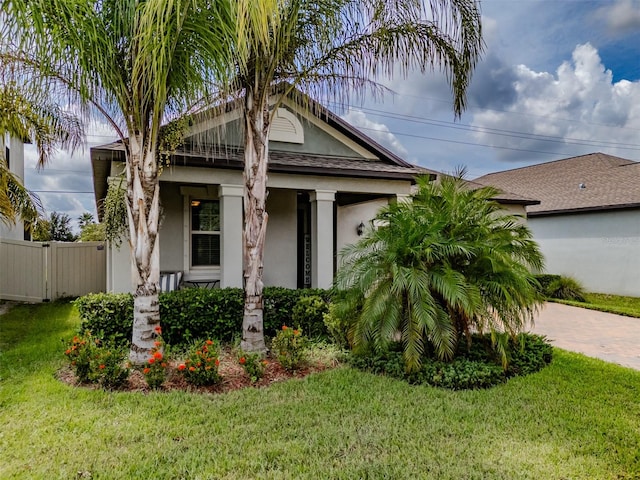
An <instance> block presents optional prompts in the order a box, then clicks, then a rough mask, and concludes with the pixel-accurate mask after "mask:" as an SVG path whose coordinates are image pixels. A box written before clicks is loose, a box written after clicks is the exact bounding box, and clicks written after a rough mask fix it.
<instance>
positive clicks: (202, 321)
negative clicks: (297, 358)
mask: <svg viewBox="0 0 640 480" xmlns="http://www.w3.org/2000/svg"><path fill="white" fill-rule="evenodd" d="M310 296H314V297H320V298H321V299H322V300H323V301H324V302H328V301H329V299H330V294H329V292H328V291H326V290H321V289H304V290H292V289H288V288H280V287H267V288H265V289H264V332H265V335H267V336H274V335H275V333H276V332H277V331H278V330H279V329H281V328H282V325H285V324H287V325H293V324H292V315H293V311H294V309H295V307H296V306H297V304H298V302H299V300H300V299H301V298H303V297H310ZM158 297H159V302H160V318H161V325H162V337H163V338H164V340H165V341H166V342H167V343H168V344H170V345H179V344H186V343H189V342H191V341H193V340H196V339H204V338H215V339H217V340H220V341H223V342H228V341H231V340H233V338H234V337H236V336H238V335H240V333H241V330H242V313H243V307H244V299H243V292H242V289H239V288H222V289H220V288H216V289H204V288H187V289H183V290H177V291H173V292H167V293H161V294H160V295H159V296H158ZM75 305H76V307H77V308H78V311H79V312H80V317H81V318H82V326H81V327H80V329H81V331H85V330H90V331H92V332H95V333H96V334H97V333H98V332H100V334H101V336H102V337H103V338H110V339H113V340H114V341H115V342H117V343H119V344H124V343H127V342H129V341H130V340H131V331H132V328H133V296H132V295H130V294H113V293H99V294H90V295H86V296H84V297H80V298H79V299H77V300H76V301H75ZM295 326H298V325H295ZM299 326H301V327H302V328H304V329H305V331H314V332H317V334H318V335H320V336H326V335H327V330H326V327H325V326H324V323H323V322H322V318H321V317H320V319H319V320H318V319H317V318H313V319H311V318H309V319H308V320H307V322H306V324H305V325H299Z"/></svg>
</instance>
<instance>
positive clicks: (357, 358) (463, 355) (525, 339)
mask: <svg viewBox="0 0 640 480" xmlns="http://www.w3.org/2000/svg"><path fill="white" fill-rule="evenodd" d="M491 343H492V341H491V337H490V336H489V335H485V336H479V335H474V336H473V341H472V344H471V348H467V346H466V345H463V346H462V345H461V346H460V348H459V349H458V351H457V356H456V357H455V358H454V359H453V360H452V361H450V362H443V361H440V360H437V359H435V358H433V357H426V358H423V360H422V365H421V367H420V369H419V370H416V371H413V372H411V373H408V372H407V371H406V368H405V363H404V359H403V354H402V345H401V344H391V345H390V346H389V348H388V349H386V350H382V351H378V352H377V353H376V352H373V350H371V351H367V352H361V353H359V354H353V355H352V356H351V358H350V363H351V365H352V366H353V367H355V368H359V369H361V370H365V371H369V372H371V373H376V374H384V375H388V376H390V377H394V378H398V379H402V380H405V381H407V382H409V383H411V384H424V385H431V386H434V387H442V388H448V389H451V390H467V389H479V388H489V387H492V386H494V385H498V384H500V383H503V382H505V381H506V380H507V379H508V378H510V377H514V376H517V375H527V374H530V373H534V372H537V371H539V370H540V369H542V368H543V367H544V366H546V365H547V364H549V362H551V355H552V347H551V345H550V344H549V343H548V342H547V340H546V338H545V337H542V336H539V335H532V334H520V335H519V336H518V337H516V338H515V339H512V340H510V354H511V362H510V363H509V366H508V367H507V369H506V370H505V369H504V368H503V367H502V364H501V358H500V356H499V355H498V354H497V353H496V352H495V351H494V350H493V349H492V348H491Z"/></svg>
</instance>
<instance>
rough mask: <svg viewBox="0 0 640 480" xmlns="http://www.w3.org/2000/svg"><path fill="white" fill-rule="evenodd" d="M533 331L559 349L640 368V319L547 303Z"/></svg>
mask: <svg viewBox="0 0 640 480" xmlns="http://www.w3.org/2000/svg"><path fill="white" fill-rule="evenodd" d="M532 331H533V332H535V333H538V334H541V335H546V336H547V338H548V339H549V340H551V341H552V343H553V345H555V346H557V347H559V348H564V349H565V350H571V351H573V352H579V353H583V354H585V355H588V356H589V357H596V358H600V359H602V360H605V361H607V362H613V363H617V364H619V365H623V366H625V367H631V368H635V369H636V370H640V318H631V317H624V316H622V315H614V314H612V313H604V312H596V311H595V310H587V309H586V308H578V307H570V306H568V305H561V304H559V303H546V304H545V305H544V307H543V308H542V310H541V311H540V312H539V314H538V316H537V318H536V321H535V325H534V327H533V328H532Z"/></svg>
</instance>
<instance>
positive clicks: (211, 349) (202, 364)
mask: <svg viewBox="0 0 640 480" xmlns="http://www.w3.org/2000/svg"><path fill="white" fill-rule="evenodd" d="M219 357H220V352H219V349H218V346H217V345H216V343H215V342H214V341H213V340H210V339H207V340H203V341H199V342H195V343H194V344H193V345H191V347H190V348H189V351H188V352H187V358H186V359H185V361H184V363H181V364H180V365H178V371H179V372H180V373H181V374H182V375H183V376H184V378H185V380H186V381H187V382H189V383H190V384H192V385H198V386H206V385H215V384H216V383H219V382H220V380H221V377H220V374H219V373H218V366H219V365H220V358H219Z"/></svg>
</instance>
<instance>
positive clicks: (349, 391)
mask: <svg viewBox="0 0 640 480" xmlns="http://www.w3.org/2000/svg"><path fill="white" fill-rule="evenodd" d="M78 325H79V318H78V315H77V312H76V311H75V308H74V307H72V306H71V305H69V304H64V303H54V304H43V305H38V306H19V307H16V308H14V309H13V310H12V311H11V312H10V313H9V314H6V315H4V316H1V317H0V455H1V458H2V461H1V462H0V478H25V479H54V478H65V479H66V478H79V479H80V478H93V479H99V478H108V479H119V478H122V479H137V478H139V479H148V478H157V479H165V478H166V479H173V478H176V479H178V478H185V479H209V478H211V479H213V478H216V479H217V478H223V479H236V478H240V479H242V478H247V479H249V478H345V479H353V478H434V479H436V478H437V479H461V478H464V479H527V478H530V479H536V480H539V479H561V478H571V479H635V478H640V456H639V455H638V447H637V446H638V445H639V444H640V402H639V401H638V399H640V372H637V371H633V370H630V369H625V368H622V367H618V366H615V365H612V364H606V363H604V362H602V361H598V360H592V359H589V358H587V357H584V356H581V355H577V354H572V353H568V352H564V351H557V352H556V356H555V359H554V361H553V363H552V364H551V366H549V367H547V368H545V369H544V370H542V371H541V372H539V373H537V374H534V375H530V376H528V377H520V378H515V379H512V380H510V381H509V382H507V383H506V384H504V385H501V386H498V387H496V388H493V389H490V390H482V391H462V392H452V391H447V390H440V389H435V388H431V387H425V386H419V387H412V386H409V385H408V384H406V383H405V382H402V381H397V380H392V379H389V378H384V377H378V376H374V375H370V374H365V373H362V372H359V371H357V370H354V369H351V368H347V367H343V368H339V369H336V370H332V371H327V372H323V373H319V374H314V375H311V376H309V377H306V378H305V379H303V380H292V381H288V382H284V383H279V384H276V385H273V386H271V387H269V388H267V389H252V388H248V389H245V390H241V391H236V392H232V393H228V394H219V395H208V394H207V395H202V394H192V393H185V392H170V393H163V392H157V393H149V394H142V393H123V392H121V393H108V392H103V391H100V390H89V389H84V388H74V387H70V386H67V385H65V384H63V383H61V382H59V381H58V380H56V379H55V377H54V375H55V372H56V371H57V369H58V368H59V367H60V366H61V365H62V364H63V363H64V355H63V353H62V350H63V348H62V346H63V345H62V343H61V342H60V339H61V338H62V337H64V338H69V337H70V336H72V335H73V333H75V330H76V329H77V328H78Z"/></svg>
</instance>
